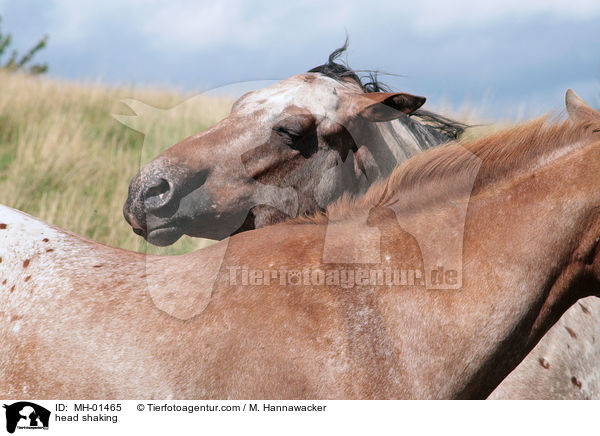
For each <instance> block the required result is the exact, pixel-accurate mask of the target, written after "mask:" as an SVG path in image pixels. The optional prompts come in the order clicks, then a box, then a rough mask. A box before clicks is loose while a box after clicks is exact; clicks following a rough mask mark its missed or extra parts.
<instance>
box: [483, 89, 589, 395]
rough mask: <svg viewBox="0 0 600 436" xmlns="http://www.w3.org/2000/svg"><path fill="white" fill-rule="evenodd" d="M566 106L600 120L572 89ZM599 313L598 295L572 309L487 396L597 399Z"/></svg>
mask: <svg viewBox="0 0 600 436" xmlns="http://www.w3.org/2000/svg"><path fill="white" fill-rule="evenodd" d="M566 107H567V111H568V113H569V115H570V117H571V118H572V119H573V120H574V122H586V121H587V122H590V121H591V122H594V120H596V122H597V120H599V119H600V114H598V113H597V112H596V111H594V110H593V109H591V108H590V107H589V106H588V105H587V104H586V103H585V102H584V101H583V100H582V99H581V98H579V97H578V96H577V94H575V93H574V92H573V91H571V90H569V91H567V95H566ZM599 315H600V300H599V299H598V298H596V297H588V298H586V299H583V300H581V301H579V303H578V304H576V305H575V306H573V307H571V308H570V309H569V310H568V311H567V313H565V315H564V316H563V317H562V318H561V319H560V321H559V322H558V323H557V324H556V325H555V326H554V327H552V329H551V330H550V331H549V332H548V334H546V336H544V338H543V339H542V340H541V341H540V343H539V344H538V345H537V346H536V347H535V348H534V350H533V351H532V352H531V353H530V354H529V356H527V358H526V359H525V360H524V361H523V363H521V364H520V365H519V366H518V367H517V368H516V369H515V370H514V371H513V372H512V373H511V374H510V375H509V376H508V377H507V378H506V380H504V381H503V382H502V383H501V384H500V386H499V387H498V388H497V389H496V390H495V391H494V392H493V394H492V395H491V397H490V398H491V399H515V398H519V399H556V398H562V399H592V398H593V399H598V398H600V371H599V370H598V368H599V366H598V362H599V361H600V347H599V346H598V343H597V340H598V335H599V333H600V316H599Z"/></svg>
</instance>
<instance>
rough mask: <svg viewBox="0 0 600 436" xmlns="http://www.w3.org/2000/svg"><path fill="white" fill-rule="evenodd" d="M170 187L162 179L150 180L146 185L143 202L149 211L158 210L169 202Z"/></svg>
mask: <svg viewBox="0 0 600 436" xmlns="http://www.w3.org/2000/svg"><path fill="white" fill-rule="evenodd" d="M170 191H171V185H170V184H169V182H167V181H166V180H165V179H163V178H162V177H159V178H156V179H154V180H150V181H149V182H148V183H147V185H146V190H145V193H144V202H145V203H146V207H147V208H149V209H158V208H160V207H162V206H164V205H165V204H167V203H168V202H169V199H170V195H169V193H170Z"/></svg>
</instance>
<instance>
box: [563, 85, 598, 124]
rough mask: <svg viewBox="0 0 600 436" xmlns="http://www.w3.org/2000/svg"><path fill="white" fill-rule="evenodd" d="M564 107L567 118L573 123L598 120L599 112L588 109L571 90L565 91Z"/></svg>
mask: <svg viewBox="0 0 600 436" xmlns="http://www.w3.org/2000/svg"><path fill="white" fill-rule="evenodd" d="M565 106H566V107H567V112H568V113H569V116H570V117H571V119H573V120H575V121H585V120H591V119H600V112H598V111H595V110H594V109H592V108H591V107H589V106H588V105H587V103H586V102H585V101H583V99H582V98H581V97H579V96H578V95H577V94H576V93H575V91H573V90H572V89H567V93H566V95H565Z"/></svg>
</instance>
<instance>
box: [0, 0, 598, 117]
mask: <svg viewBox="0 0 600 436" xmlns="http://www.w3.org/2000/svg"><path fill="white" fill-rule="evenodd" d="M0 15H2V16H3V22H2V25H1V29H2V30H4V31H9V32H11V33H13V37H14V41H15V47H16V48H19V49H21V50H25V49H27V48H28V47H29V46H31V45H32V44H33V43H35V42H36V41H37V40H38V38H39V37H40V36H41V35H43V34H45V33H47V34H49V35H50V41H49V46H48V48H47V49H46V50H45V51H44V52H43V53H41V54H40V56H39V58H38V60H41V61H47V62H48V64H49V66H50V74H51V75H52V76H55V77H60V78H65V79H76V80H102V81H104V82H107V83H110V84H131V83H133V84H155V85H168V86H172V87H175V88H178V89H182V90H186V91H196V90H197V91H201V90H205V89H210V88H215V87H219V86H223V85H227V84H231V83H235V82H243V81H251V80H265V79H282V78H285V77H288V76H290V75H293V74H296V73H299V72H302V71H306V70H308V69H310V68H312V67H314V66H316V65H318V64H321V63H323V62H324V61H325V60H326V58H327V55H328V53H329V52H331V51H332V49H334V48H336V47H338V46H340V45H341V44H342V43H343V40H344V37H345V31H347V32H348V34H349V35H350V49H349V51H348V62H349V63H350V65H351V66H352V67H354V68H356V69H378V70H382V71H385V72H390V73H395V74H398V75H401V77H396V76H389V77H384V80H385V81H386V82H387V83H388V84H390V85H392V87H393V88H394V89H398V90H402V91H407V92H412V93H415V94H421V95H425V96H427V97H428V101H429V104H432V105H433V106H434V107H435V106H437V107H439V106H442V105H445V106H447V107H451V108H460V107H461V106H462V105H465V104H467V105H469V106H470V107H476V108H478V109H479V110H481V111H482V112H484V113H486V114H488V115H489V116H490V117H494V118H503V117H510V118H515V117H518V116H529V115H535V114H539V113H543V112H546V111H548V110H552V109H559V110H560V109H561V108H562V104H563V103H562V101H563V96H564V91H565V90H566V89H567V88H569V87H571V88H574V89H575V90H576V91H577V92H578V93H579V94H580V95H581V96H582V97H584V98H585V99H587V100H588V101H589V102H590V103H591V104H592V105H594V106H597V107H598V106H600V24H599V23H600V2H599V1H598V0H564V1H563V0H554V1H552V0H503V1H496V0H494V1H486V2H483V1H479V0H454V1H442V0H419V1H404V0H399V1H396V2H390V1H379V0H375V1H369V2H367V1H360V2H356V1H347V0H346V1H330V2H322V1H321V2H317V1H297V2H291V3H288V4H286V3H285V2H282V1H277V2H275V1H252V2H251V1H246V2H244V1H236V0H232V1H180V0H176V1H173V0H172V1H161V2H159V1H155V0H149V1H141V0H104V1H102V2H100V1H94V2H92V1H75V0H63V1H60V0H50V1H43V0H37V1H33V0H0Z"/></svg>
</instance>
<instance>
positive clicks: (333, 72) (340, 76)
mask: <svg viewBox="0 0 600 436" xmlns="http://www.w3.org/2000/svg"><path fill="white" fill-rule="evenodd" d="M348 45H349V40H348V36H346V41H345V42H344V45H343V46H342V47H340V48H337V49H335V50H334V51H333V52H332V53H331V54H330V55H329V58H328V60H327V63H325V64H322V65H319V66H317V67H314V68H312V69H310V70H308V72H309V73H320V74H323V75H324V76H327V77H330V78H332V79H334V80H337V81H338V82H344V81H347V80H352V81H354V82H356V83H357V84H358V86H360V89H361V90H362V91H363V92H365V93H368V92H392V91H391V89H390V87H389V86H388V85H386V84H385V83H383V82H381V81H380V80H379V77H378V75H379V73H380V72H379V71H377V70H353V69H352V68H350V66H349V65H348V64H347V62H343V61H339V58H340V56H342V54H343V53H344V52H345V51H346V50H347V49H348ZM336 61H337V62H336ZM359 72H361V73H366V75H363V76H360V75H359V74H358V73H359ZM409 116H411V117H415V118H417V119H419V121H421V122H422V123H424V124H426V125H428V126H430V127H432V128H433V129H435V130H437V131H439V132H440V133H443V134H445V135H447V136H449V137H450V138H454V139H456V138H458V136H459V135H460V134H462V133H463V132H464V131H465V129H466V128H467V127H469V126H468V125H466V124H464V123H460V122H458V121H455V120H452V119H450V118H447V117H444V116H442V115H439V114H436V113H434V112H430V111H428V110H424V109H417V110H416V111H414V112H412V113H410V114H409Z"/></svg>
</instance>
